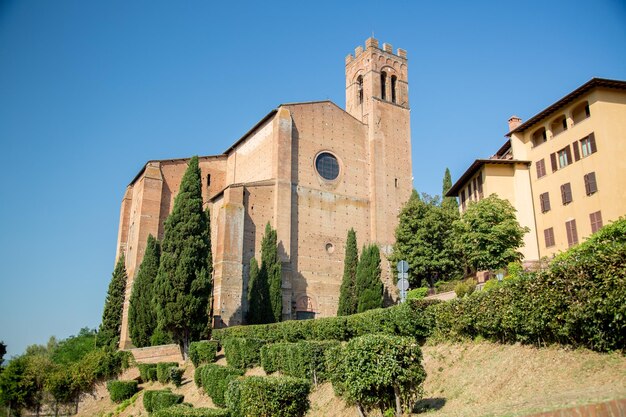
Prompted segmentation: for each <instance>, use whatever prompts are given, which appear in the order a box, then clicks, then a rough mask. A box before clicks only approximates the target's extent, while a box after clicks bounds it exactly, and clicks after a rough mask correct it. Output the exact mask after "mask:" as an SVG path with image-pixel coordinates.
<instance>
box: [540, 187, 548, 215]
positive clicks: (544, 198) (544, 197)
mask: <svg viewBox="0 0 626 417" xmlns="http://www.w3.org/2000/svg"><path fill="white" fill-rule="evenodd" d="M539 204H540V205H541V212H542V213H545V212H546V211H550V194H548V193H547V192H546V193H543V194H540V195H539Z"/></svg>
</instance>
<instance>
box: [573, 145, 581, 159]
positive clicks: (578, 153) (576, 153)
mask: <svg viewBox="0 0 626 417" xmlns="http://www.w3.org/2000/svg"><path fill="white" fill-rule="evenodd" d="M572 148H574V161H578V160H579V159H580V151H579V150H578V142H574V143H572Z"/></svg>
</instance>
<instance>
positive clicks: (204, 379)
mask: <svg viewBox="0 0 626 417" xmlns="http://www.w3.org/2000/svg"><path fill="white" fill-rule="evenodd" d="M198 369H200V370H201V371H200V384H201V385H202V388H203V389H204V392H206V394H207V395H208V396H209V397H211V399H212V400H213V404H215V405H217V406H218V407H225V406H226V400H225V398H224V394H225V392H226V389H227V388H228V383H229V382H230V381H232V380H233V379H235V378H237V377H239V376H242V375H243V371H241V370H239V369H236V368H232V367H229V366H220V365H216V364H214V363H209V364H206V365H204V366H201V367H200V368H198ZM196 384H197V383H196Z"/></svg>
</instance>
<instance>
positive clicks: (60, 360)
mask: <svg viewBox="0 0 626 417" xmlns="http://www.w3.org/2000/svg"><path fill="white" fill-rule="evenodd" d="M95 343H96V331H95V330H92V329H90V328H88V327H83V328H82V329H80V331H79V332H78V335H76V336H70V337H68V338H67V339H65V340H62V341H60V342H59V343H58V344H57V345H56V347H54V348H53V349H52V350H51V354H50V359H52V362H54V363H56V364H59V365H70V364H72V363H74V362H78V361H79V360H80V359H82V358H83V356H85V355H86V354H87V353H89V352H91V351H92V350H94V349H95V348H96V346H95Z"/></svg>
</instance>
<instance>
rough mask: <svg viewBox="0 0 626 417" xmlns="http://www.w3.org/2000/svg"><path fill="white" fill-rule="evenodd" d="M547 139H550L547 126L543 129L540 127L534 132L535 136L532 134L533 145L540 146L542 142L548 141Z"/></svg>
mask: <svg viewBox="0 0 626 417" xmlns="http://www.w3.org/2000/svg"><path fill="white" fill-rule="evenodd" d="M547 140H548V137H547V136H546V128H545V127H542V128H541V129H538V130H536V131H535V133H533V136H532V142H533V147H535V146H539V145H541V144H542V143H544V142H546V141H547Z"/></svg>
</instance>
